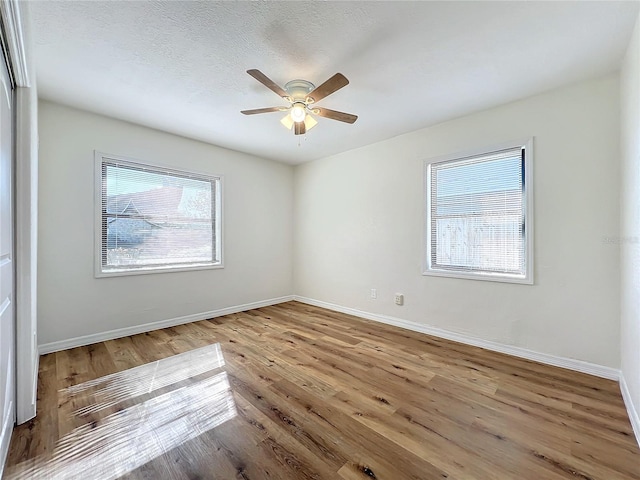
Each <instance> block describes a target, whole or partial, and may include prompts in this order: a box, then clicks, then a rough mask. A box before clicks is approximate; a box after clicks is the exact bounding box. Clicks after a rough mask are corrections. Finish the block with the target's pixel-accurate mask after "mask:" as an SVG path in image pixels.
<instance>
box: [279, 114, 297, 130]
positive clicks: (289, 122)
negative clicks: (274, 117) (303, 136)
mask: <svg viewBox="0 0 640 480" xmlns="http://www.w3.org/2000/svg"><path fill="white" fill-rule="evenodd" d="M280 123H281V124H282V125H284V126H285V127H286V129H287V130H291V128H293V123H294V122H293V118H291V114H289V113H287V115H286V116H285V117H284V118H283V119H282V120H280Z"/></svg>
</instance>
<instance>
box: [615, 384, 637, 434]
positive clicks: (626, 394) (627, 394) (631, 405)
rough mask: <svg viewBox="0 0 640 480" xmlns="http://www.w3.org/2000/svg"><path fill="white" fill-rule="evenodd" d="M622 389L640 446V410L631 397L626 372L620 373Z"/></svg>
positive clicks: (632, 426)
mask: <svg viewBox="0 0 640 480" xmlns="http://www.w3.org/2000/svg"><path fill="white" fill-rule="evenodd" d="M620 391H621V392H622V398H623V399H624V404H625V406H626V407H627V413H628V414H629V421H630V422H631V428H633V433H635V435H636V441H637V442H638V446H640V415H638V410H636V406H635V405H634V403H633V401H632V399H631V392H629V387H628V386H627V382H626V380H625V379H624V374H620Z"/></svg>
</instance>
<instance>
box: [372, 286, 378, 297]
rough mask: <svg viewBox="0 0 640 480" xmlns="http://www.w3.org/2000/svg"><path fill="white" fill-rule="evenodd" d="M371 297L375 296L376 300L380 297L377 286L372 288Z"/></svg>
mask: <svg viewBox="0 0 640 480" xmlns="http://www.w3.org/2000/svg"><path fill="white" fill-rule="evenodd" d="M371 298H373V299H374V300H375V299H376V298H378V291H377V290H376V289H375V288H372V289H371Z"/></svg>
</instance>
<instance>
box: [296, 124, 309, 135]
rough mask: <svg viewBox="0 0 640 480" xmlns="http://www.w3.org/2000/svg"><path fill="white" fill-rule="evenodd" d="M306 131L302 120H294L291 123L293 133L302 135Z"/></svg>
mask: <svg viewBox="0 0 640 480" xmlns="http://www.w3.org/2000/svg"><path fill="white" fill-rule="evenodd" d="M306 132H307V127H306V126H305V124H304V122H296V123H294V124H293V134H294V135H303V134H305V133H306Z"/></svg>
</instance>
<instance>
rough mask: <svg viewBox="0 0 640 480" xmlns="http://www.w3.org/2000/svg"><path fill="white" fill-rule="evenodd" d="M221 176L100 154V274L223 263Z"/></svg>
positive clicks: (97, 202)
mask: <svg viewBox="0 0 640 480" xmlns="http://www.w3.org/2000/svg"><path fill="white" fill-rule="evenodd" d="M220 190H221V179H220V177H216V176H209V175H199V174H193V173H188V172H184V171H178V170H173V169H169V168H161V167H154V166H150V165H144V164H141V163H136V162H131V161H129V160H126V159H123V158H119V157H115V156H111V155H105V154H101V153H98V152H96V244H97V245H96V247H97V248H96V276H97V277H103V276H112V275H133V274H138V273H157V272H167V271H180V270H189V269H202V268H215V267H222V252H221V239H222V235H221V204H220V203H221V202H220V199H221V192H220Z"/></svg>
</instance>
